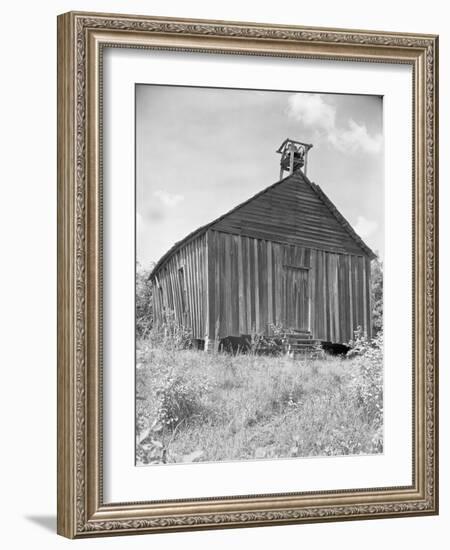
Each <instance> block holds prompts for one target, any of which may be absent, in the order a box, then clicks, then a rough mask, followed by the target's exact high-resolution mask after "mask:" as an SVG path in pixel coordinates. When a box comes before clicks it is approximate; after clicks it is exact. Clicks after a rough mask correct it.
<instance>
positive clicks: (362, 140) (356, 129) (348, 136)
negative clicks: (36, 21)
mask: <svg viewBox="0 0 450 550" xmlns="http://www.w3.org/2000/svg"><path fill="white" fill-rule="evenodd" d="M328 140H329V141H330V143H332V144H333V145H334V146H335V147H336V149H338V150H339V151H342V152H345V151H350V152H351V153H356V152H358V151H359V150H361V151H364V152H366V153H372V154H373V153H379V152H380V151H381V146H382V143H383V138H382V136H381V134H375V135H374V136H371V135H370V134H369V132H368V131H367V128H366V126H365V125H364V124H362V125H361V124H358V123H357V122H355V121H354V120H353V119H350V120H349V121H348V129H346V130H344V129H341V130H338V131H336V132H334V133H331V134H330V135H329V136H328Z"/></svg>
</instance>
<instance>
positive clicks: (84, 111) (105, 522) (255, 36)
mask: <svg viewBox="0 0 450 550" xmlns="http://www.w3.org/2000/svg"><path fill="white" fill-rule="evenodd" d="M105 45H108V46H114V47H134V48H157V49H170V50H184V51H200V52H215V53H237V54H251V55H268V56H280V57H283V56H292V57H308V58H317V59H324V58H326V59H333V60H357V61H367V62H390V63H407V64H410V65H411V66H412V67H413V91H414V94H413V95H414V99H413V119H414V140H413V142H414V152H413V153H414V155H413V163H414V166H413V206H414V219H413V232H414V245H413V259H414V297H413V302H414V327H413V334H414V342H415V345H414V349H413V358H414V361H413V363H414V376H413V378H414V387H413V395H414V419H413V424H414V428H413V432H414V433H413V435H414V437H413V442H414V460H413V463H414V465H413V484H412V485H411V486H409V487H387V488H383V489H360V490H343V491H324V492H320V493H302V494H294V493H286V494H281V495H275V496H273V495H259V496H249V497H232V498H219V497H217V498H208V499H202V500H198V499H197V500H191V501H188V500H183V501H181V500H180V501H172V502H163V503H161V502H153V503H152V502H151V501H149V502H144V503H117V504H116V503H114V504H104V503H103V501H102V462H101V459H102V431H101V430H102V428H101V426H102V417H101V402H102V401H101V396H102V372H101V367H102V365H101V359H102V337H101V324H102V317H101V313H102V308H101V303H102V300H101V298H102V247H101V219H102V218H101V206H102V205H101V185H102V179H101V174H102V165H101V103H100V101H99V99H100V97H101V96H100V94H99V92H100V89H101V77H102V73H101V69H102V48H103V47H104V46H105ZM437 55H438V38H437V36H433V35H417V34H403V33H402V34H398V33H386V32H374V31H353V30H342V29H322V28H305V27H294V26H284V25H264V24H255V23H238V22H223V21H203V20H190V19H171V18H160V17H141V16H129V15H110V14H94V13H73V12H71V13H67V14H64V15H61V16H59V18H58V533H60V534H61V535H64V536H66V537H71V538H75V537H77V538H78V537H86V536H99V535H108V534H109V535H112V534H131V533H138V532H139V533H145V532H160V531H181V530H192V529H207V528H220V527H223V528H224V527H244V526H261V525H274V524H286V523H302V522H316V521H337V520H344V519H372V518H379V517H398V516H411V515H425V514H436V513H437V510H438V482H437V481H438V478H437V476H438V467H437V463H438V446H437V426H438V422H437V420H438V418H437V398H438V388H437V359H438V357H437V353H438V348H437V322H438V309H437V298H438V294H437V291H438V288H437V284H438V278H437V261H438V259H437V252H438V246H437V244H438V243H437V221H438V216H437V206H438V202H437V199H438V195H437V179H438V174H437V152H438V134H437V114H438V86H437V83H438V57H437ZM150 496H151V495H149V497H150Z"/></svg>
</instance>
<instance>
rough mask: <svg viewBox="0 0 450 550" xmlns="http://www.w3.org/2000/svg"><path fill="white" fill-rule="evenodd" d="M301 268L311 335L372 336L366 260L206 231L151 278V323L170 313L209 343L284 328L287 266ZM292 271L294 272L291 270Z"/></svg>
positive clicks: (326, 337)
mask: <svg viewBox="0 0 450 550" xmlns="http://www.w3.org/2000/svg"><path fill="white" fill-rule="evenodd" d="M291 269H293V270H296V269H301V270H302V273H304V274H305V275H302V277H303V278H305V280H306V281H307V283H306V284H307V292H306V293H305V294H304V295H302V296H301V297H300V300H304V303H300V304H299V307H300V308H301V309H302V310H307V311H308V313H307V324H308V327H307V328H308V329H309V330H310V331H311V336H312V337H313V338H315V339H320V340H324V341H330V342H339V343H344V342H348V341H349V340H351V339H352V338H353V335H354V331H355V330H356V328H357V327H358V326H361V327H362V329H363V330H364V331H366V332H367V334H368V335H369V336H370V334H371V307H370V259H369V258H367V257H365V256H363V255H356V254H342V253H333V252H328V251H325V250H319V249H315V248H310V247H303V246H298V245H293V244H283V243H279V242H274V241H271V240H267V239H260V238H254V237H247V236H244V235H236V234H230V233H225V232H222V231H215V230H212V229H209V230H208V231H207V232H206V233H204V234H202V235H200V236H198V237H197V238H195V239H193V240H191V241H190V242H188V243H186V244H184V245H183V246H182V247H180V248H179V249H178V250H177V251H176V252H175V253H174V254H173V255H172V256H171V257H169V258H168V259H167V261H166V262H164V264H163V265H162V266H161V267H160V268H159V269H158V270H157V272H156V273H155V274H154V275H153V276H152V282H153V307H154V318H155V322H156V324H161V323H163V322H164V320H165V319H166V313H167V311H172V312H173V315H174V318H175V320H176V321H177V322H178V323H180V324H182V325H184V326H185V327H186V328H188V329H190V330H191V331H192V335H193V337H194V338H195V339H199V340H205V341H206V342H208V343H209V342H212V341H214V340H216V339H222V338H225V337H228V336H241V335H249V334H252V333H253V332H257V333H264V334H270V333H271V331H270V327H271V325H281V326H284V327H287V328H289V327H288V325H289V317H291V315H292V311H290V309H292V308H290V303H289V300H290V298H291V296H290V295H289V284H290V283H289V281H290V279H289V277H291V276H292V275H290V274H289V273H290V270H291ZM294 273H295V271H294Z"/></svg>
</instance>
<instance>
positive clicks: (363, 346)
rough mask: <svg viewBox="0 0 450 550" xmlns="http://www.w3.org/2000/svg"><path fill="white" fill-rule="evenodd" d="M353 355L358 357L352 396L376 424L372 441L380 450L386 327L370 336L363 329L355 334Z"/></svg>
mask: <svg viewBox="0 0 450 550" xmlns="http://www.w3.org/2000/svg"><path fill="white" fill-rule="evenodd" d="M351 345H352V349H351V350H350V352H349V354H348V355H350V356H352V355H353V357H355V358H356V362H355V363H356V364H355V366H356V370H355V372H354V374H353V379H352V382H351V385H350V392H351V396H352V397H353V398H354V399H355V401H356V403H357V405H358V406H359V407H360V408H361V409H362V411H363V412H364V415H365V416H366V419H367V421H368V422H369V423H370V424H372V425H373V426H374V428H375V431H376V435H375V437H374V441H373V444H374V446H375V447H377V449H375V450H379V447H380V445H381V446H382V435H381V431H382V426H383V331H382V330H380V331H379V332H378V334H377V336H376V337H375V338H373V339H372V340H370V339H368V338H367V336H365V335H363V334H362V333H361V330H359V331H357V333H356V334H355V340H354V341H353V342H351Z"/></svg>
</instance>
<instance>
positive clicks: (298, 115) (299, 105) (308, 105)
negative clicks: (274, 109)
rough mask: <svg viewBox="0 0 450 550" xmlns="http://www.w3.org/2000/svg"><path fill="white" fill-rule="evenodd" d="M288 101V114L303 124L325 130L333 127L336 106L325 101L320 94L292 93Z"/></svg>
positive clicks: (330, 129)
mask: <svg viewBox="0 0 450 550" xmlns="http://www.w3.org/2000/svg"><path fill="white" fill-rule="evenodd" d="M288 101H289V107H288V112H289V114H290V115H291V116H292V117H293V118H295V119H296V120H298V121H300V122H302V123H303V124H305V126H309V127H313V128H315V129H317V130H319V129H320V130H327V131H332V130H333V129H334V128H335V126H336V107H334V106H333V105H330V104H329V103H326V102H325V100H324V99H323V96H321V95H320V94H293V95H291V96H289V99H288Z"/></svg>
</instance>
